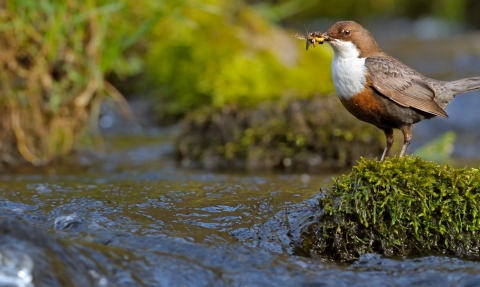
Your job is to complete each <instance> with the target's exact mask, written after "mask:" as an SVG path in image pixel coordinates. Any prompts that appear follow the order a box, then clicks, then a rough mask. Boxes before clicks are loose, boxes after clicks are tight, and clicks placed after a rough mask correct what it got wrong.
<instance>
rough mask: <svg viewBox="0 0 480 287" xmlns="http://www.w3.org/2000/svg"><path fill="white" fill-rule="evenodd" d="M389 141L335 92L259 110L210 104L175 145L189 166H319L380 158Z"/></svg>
mask: <svg viewBox="0 0 480 287" xmlns="http://www.w3.org/2000/svg"><path fill="white" fill-rule="evenodd" d="M384 141H385V140H384V137H383V135H381V132H380V131H379V130H378V129H377V128H375V127H373V126H371V125H368V124H366V123H363V122H360V121H359V120H357V119H356V118H354V117H353V116H352V115H350V114H348V112H347V111H346V110H345V109H344V108H343V107H342V105H341V103H340V102H339V101H338V99H337V97H336V96H334V95H331V96H330V97H328V98H321V97H316V98H314V99H311V100H293V101H279V102H275V103H268V104H267V103H266V104H263V105H261V106H259V107H258V108H255V109H251V108H245V107H244V108H241V107H238V106H230V107H223V108H222V109H217V108H206V109H203V110H201V111H197V112H196V113H193V114H191V115H190V116H188V117H187V118H186V119H185V120H184V121H183V123H182V128H181V131H180V134H179V136H178V137H177V139H176V141H175V144H174V145H175V154H176V158H177V160H178V162H179V163H180V165H181V166H183V167H201V168H207V169H223V168H229V169H231V168H233V169H247V170H260V169H262V170H263V169H283V170H290V171H293V170H297V171H298V170H301V171H318V170H322V169H323V170H324V169H332V168H343V167H348V166H351V165H352V164H354V163H355V162H356V160H357V159H358V158H359V157H360V156H365V157H377V156H379V155H380V154H381V153H382V150H383V146H384Z"/></svg>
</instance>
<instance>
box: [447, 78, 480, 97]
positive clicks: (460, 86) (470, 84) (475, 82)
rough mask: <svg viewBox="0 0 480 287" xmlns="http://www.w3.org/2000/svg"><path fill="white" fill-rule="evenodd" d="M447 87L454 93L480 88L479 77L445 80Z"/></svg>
mask: <svg viewBox="0 0 480 287" xmlns="http://www.w3.org/2000/svg"><path fill="white" fill-rule="evenodd" d="M447 87H448V89H449V90H450V91H452V92H453V93H454V94H455V95H459V94H463V93H466V92H470V91H474V90H478V89H480V77H473V78H466V79H461V80H456V81H451V82H447Z"/></svg>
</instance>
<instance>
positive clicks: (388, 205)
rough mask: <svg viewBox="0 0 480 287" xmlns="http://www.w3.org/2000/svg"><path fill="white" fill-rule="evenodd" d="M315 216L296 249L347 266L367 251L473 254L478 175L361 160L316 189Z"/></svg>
mask: <svg viewBox="0 0 480 287" xmlns="http://www.w3.org/2000/svg"><path fill="white" fill-rule="evenodd" d="M322 192H323V194H322V197H321V199H320V200H319V201H320V202H319V203H320V206H321V207H322V208H323V213H322V215H321V216H320V217H319V218H318V220H315V223H314V224H312V225H309V226H307V227H304V230H303V235H302V237H303V242H302V244H301V247H300V249H302V250H301V251H302V252H307V253H308V254H311V255H320V256H325V257H328V258H330V259H336V260H344V261H349V260H353V259H355V258H358V256H359V255H361V254H364V253H367V252H375V253H380V254H384V255H387V256H390V255H419V254H439V253H441V254H449V255H456V256H462V257H478V256H479V248H480V232H479V229H480V213H479V209H480V171H479V170H478V169H455V168H451V167H449V166H440V165H438V164H436V163H434V162H429V161H425V160H422V159H420V158H418V157H416V156H407V157H402V158H398V157H395V158H387V159H386V160H385V161H384V162H381V161H376V160H366V159H361V160H360V161H359V163H358V165H357V166H355V167H354V168H353V171H352V172H351V173H350V174H348V175H343V176H341V177H339V178H337V179H335V182H334V184H333V185H332V186H331V187H330V188H325V189H322Z"/></svg>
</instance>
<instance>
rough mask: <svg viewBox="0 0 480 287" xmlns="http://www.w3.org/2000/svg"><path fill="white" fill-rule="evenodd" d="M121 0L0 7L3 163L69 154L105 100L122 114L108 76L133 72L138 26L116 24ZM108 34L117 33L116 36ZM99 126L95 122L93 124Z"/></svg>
mask: <svg viewBox="0 0 480 287" xmlns="http://www.w3.org/2000/svg"><path fill="white" fill-rule="evenodd" d="M126 5H127V2H126V1H123V2H122V1H120V2H119V1H110V0H86V1H81V0H67V1H60V0H22V1H13V0H6V1H1V2H0V46H1V47H2V48H1V51H0V62H1V63H2V65H0V100H1V102H2V104H3V105H2V106H0V109H1V113H0V114H1V115H2V121H1V123H2V124H1V125H2V133H1V134H0V137H1V141H2V145H1V146H0V155H1V158H0V161H2V162H12V158H15V155H17V154H20V155H21V156H22V157H23V158H24V159H26V160H27V161H29V162H31V163H34V164H43V163H47V162H49V161H51V160H52V159H53V158H55V157H57V156H59V155H63V154H68V153H69V152H70V151H71V150H72V149H73V148H74V147H75V146H77V145H78V143H79V142H81V141H82V140H83V139H85V138H87V137H84V135H85V130H86V129H85V128H86V127H87V126H88V123H89V122H90V121H93V122H94V123H96V121H97V119H98V114H99V107H100V104H101V103H102V101H103V99H104V96H106V95H110V96H112V97H113V98H114V99H115V100H116V101H117V102H118V103H120V106H121V107H123V108H124V109H127V105H126V103H125V101H124V99H123V97H122V96H121V95H120V94H119V93H118V91H117V90H116V89H115V88H114V87H113V86H112V85H111V84H110V83H109V82H108V81H106V80H105V78H106V74H108V73H116V74H119V75H132V74H134V73H138V72H139V70H140V67H141V65H139V62H140V61H139V60H138V58H136V59H135V57H129V56H125V55H126V54H125V52H126V50H127V49H128V48H129V45H131V44H132V43H134V42H135V41H136V39H134V38H132V37H133V36H132V35H137V33H135V31H136V30H137V27H135V26H131V25H129V24H128V23H127V22H122V21H119V20H121V17H120V15H121V13H122V11H125V9H126ZM112 31H115V32H114V33H113V32H112ZM92 126H96V125H92Z"/></svg>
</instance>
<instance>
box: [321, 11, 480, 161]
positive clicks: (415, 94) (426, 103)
mask: <svg viewBox="0 0 480 287" xmlns="http://www.w3.org/2000/svg"><path fill="white" fill-rule="evenodd" d="M324 37H325V41H327V42H328V43H329V44H330V45H331V46H332V48H333V49H334V52H335V56H334V59H333V61H332V77H333V80H334V85H335V89H336V91H337V94H338V96H339V98H340V101H341V102H342V103H343V105H344V106H345V108H346V109H347V110H348V111H349V112H350V113H352V114H353V115H354V116H355V117H357V118H358V119H360V120H362V121H365V122H367V123H370V124H373V125H375V126H377V127H378V128H380V129H382V130H383V131H384V133H385V137H386V139H387V145H386V147H385V150H384V152H383V154H382V157H381V159H382V160H383V159H385V157H386V156H387V154H388V152H389V150H390V147H391V146H392V144H393V141H394V138H393V129H399V130H401V131H402V132H403V136H404V144H403V147H402V151H401V152H400V156H403V155H404V154H405V153H406V151H407V148H408V145H409V144H410V141H411V139H412V135H411V128H412V126H413V124H415V123H417V122H419V121H421V120H423V119H430V118H433V117H435V116H441V117H445V118H448V115H447V113H446V112H445V110H444V109H445V108H446V107H447V105H448V104H449V103H450V102H451V101H452V100H453V98H455V96H456V95H458V94H463V93H466V92H468V91H472V90H477V89H480V77H474V78H468V79H461V80H457V81H452V82H442V81H437V80H434V79H430V78H427V77H425V76H423V75H422V74H420V73H418V72H417V71H415V70H414V69H412V68H410V67H408V66H406V65H405V64H403V63H401V62H400V61H398V60H397V59H395V58H393V57H391V56H389V55H387V54H385V53H384V52H383V51H382V50H381V49H380V47H379V46H378V45H377V43H376V41H375V39H374V38H373V36H372V35H371V34H370V32H369V31H368V30H367V29H365V28H363V27H362V26H361V25H359V24H358V23H355V22H353V21H342V22H337V23H335V24H334V25H333V26H332V27H331V28H330V29H329V30H328V31H327V32H325V33H324Z"/></svg>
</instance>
